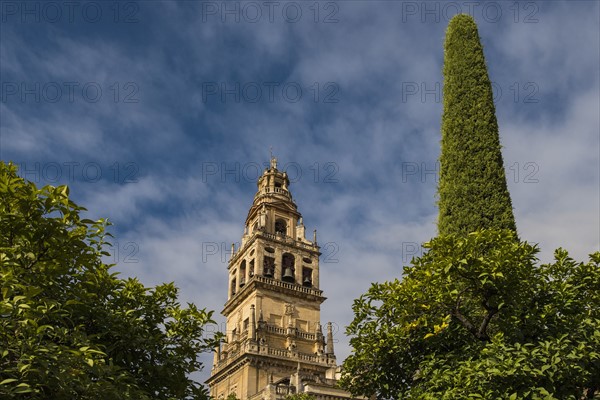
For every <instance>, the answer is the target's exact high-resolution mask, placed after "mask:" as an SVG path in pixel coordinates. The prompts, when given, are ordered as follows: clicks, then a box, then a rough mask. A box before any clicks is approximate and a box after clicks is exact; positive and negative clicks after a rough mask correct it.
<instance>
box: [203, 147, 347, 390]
mask: <svg viewBox="0 0 600 400" xmlns="http://www.w3.org/2000/svg"><path fill="white" fill-rule="evenodd" d="M289 185H290V181H289V179H288V176H287V174H286V173H285V172H282V171H279V170H278V169H277V159H275V158H271V162H270V166H269V168H266V169H265V171H264V172H263V174H262V175H261V177H260V178H259V180H258V191H257V192H256V195H255V196H254V201H253V203H252V207H250V210H249V212H248V216H247V217H246V222H245V226H244V234H243V236H242V241H241V245H240V247H239V248H238V249H235V247H234V245H232V248H231V259H230V261H229V264H228V266H227V271H228V275H229V279H228V288H227V293H228V297H227V302H226V303H225V306H224V308H223V311H222V314H223V315H224V316H225V317H226V318H227V324H226V326H227V332H226V341H225V342H224V343H222V344H221V345H220V346H219V348H217V349H216V350H215V355H214V362H213V367H212V371H211V377H210V378H209V379H208V380H207V384H208V385H209V387H210V393H211V396H212V397H213V398H216V399H219V398H226V397H227V396H228V395H230V394H232V393H233V394H235V395H236V396H237V398H239V399H242V400H245V399H265V400H266V399H283V398H284V397H285V396H286V395H287V394H290V393H297V392H307V391H310V392H311V393H313V394H314V395H319V393H321V395H325V393H328V394H327V396H329V397H330V398H331V396H334V397H337V398H347V397H349V395H348V394H347V393H346V392H344V391H342V390H341V389H337V388H335V387H334V385H335V376H336V368H337V364H336V358H335V354H334V349H333V333H332V326H331V323H328V324H327V328H326V329H327V336H326V337H325V336H324V334H323V328H322V326H321V322H320V312H321V303H322V302H323V301H324V300H325V297H323V292H322V291H321V290H320V289H319V256H320V254H321V253H320V251H319V245H318V244H317V237H316V230H315V231H314V233H313V235H312V240H307V239H306V237H305V236H306V231H305V227H304V223H303V221H302V216H301V214H300V213H299V212H298V207H297V206H296V203H295V202H294V200H293V199H292V194H291V193H290V191H289ZM317 397H320V396H317Z"/></svg>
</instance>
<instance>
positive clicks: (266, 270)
mask: <svg viewBox="0 0 600 400" xmlns="http://www.w3.org/2000/svg"><path fill="white" fill-rule="evenodd" d="M274 273H275V259H274V258H273V257H269V256H265V257H264V258H263V275H264V276H266V277H268V278H272V277H273V274H274Z"/></svg>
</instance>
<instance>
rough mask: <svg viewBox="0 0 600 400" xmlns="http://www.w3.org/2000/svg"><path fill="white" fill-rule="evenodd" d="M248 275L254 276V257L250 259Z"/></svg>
mask: <svg viewBox="0 0 600 400" xmlns="http://www.w3.org/2000/svg"><path fill="white" fill-rule="evenodd" d="M248 276H249V277H250V278H252V277H253V276H254V258H253V259H252V260H250V268H249V269H248Z"/></svg>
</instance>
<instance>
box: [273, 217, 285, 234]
mask: <svg viewBox="0 0 600 400" xmlns="http://www.w3.org/2000/svg"><path fill="white" fill-rule="evenodd" d="M275 234H279V235H287V224H286V223H285V220H284V219H281V218H279V219H277V220H276V221H275Z"/></svg>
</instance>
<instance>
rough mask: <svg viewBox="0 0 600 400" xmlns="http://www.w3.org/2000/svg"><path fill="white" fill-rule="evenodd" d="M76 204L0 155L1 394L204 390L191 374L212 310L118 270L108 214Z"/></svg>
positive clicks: (208, 344) (164, 394)
mask: <svg viewBox="0 0 600 400" xmlns="http://www.w3.org/2000/svg"><path fill="white" fill-rule="evenodd" d="M84 210H85V209H84V208H83V207H80V206H78V205H76V204H75V203H74V202H73V201H72V200H70V199H69V190H68V188H67V187H66V186H59V187H53V186H44V187H42V188H37V187H36V185H35V184H34V183H32V182H26V181H25V180H23V179H22V178H20V177H19V176H18V175H17V170H16V167H15V166H14V165H11V164H9V165H7V164H5V163H0V260H1V264H0V265H1V266H0V277H1V282H0V285H1V288H0V290H1V293H0V294H1V297H0V397H2V398H7V399H10V398H18V397H19V396H22V395H25V396H26V397H27V398H28V399H50V398H51V399H57V400H60V399H65V400H66V399H69V400H70V399H136V400H137V399H184V398H194V399H202V398H208V394H207V390H206V388H205V387H203V386H201V385H199V384H198V383H197V382H195V381H193V380H192V379H191V378H190V377H189V374H190V373H192V372H194V371H198V370H199V369H201V368H202V365H201V363H200V362H199V361H198V359H197V356H198V354H199V353H201V352H204V351H211V350H212V348H214V346H215V341H216V340H217V339H218V337H208V336H207V335H206V332H205V327H206V325H207V324H209V323H212V322H213V321H212V320H211V316H212V311H206V310H205V309H199V308H198V307H196V306H195V305H194V304H187V306H185V307H184V306H182V305H181V304H180V303H179V302H178V300H177V296H178V291H177V288H176V287H175V285H174V284H173V283H167V284H162V285H158V286H156V287H152V288H148V287H145V286H144V285H143V284H142V283H140V282H139V281H138V280H137V279H135V278H128V279H121V278H119V276H118V274H117V273H116V272H113V271H112V267H113V265H107V264H105V263H104V262H103V261H102V258H103V256H107V255H109V253H108V252H107V251H106V249H107V247H108V246H109V245H110V244H109V243H108V240H109V239H110V234H109V233H107V231H106V228H107V221H105V220H98V221H92V220H89V219H84V218H82V216H81V214H82V212H83V211H84Z"/></svg>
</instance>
